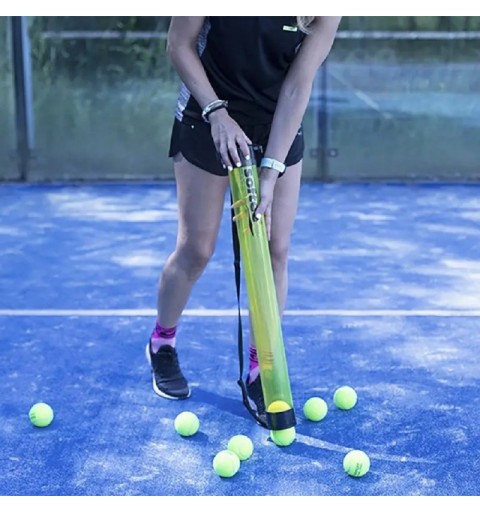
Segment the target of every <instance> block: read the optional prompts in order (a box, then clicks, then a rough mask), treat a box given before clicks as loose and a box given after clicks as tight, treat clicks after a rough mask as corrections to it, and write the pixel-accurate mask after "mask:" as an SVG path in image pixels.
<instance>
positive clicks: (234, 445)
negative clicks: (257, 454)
mask: <svg viewBox="0 0 480 512" xmlns="http://www.w3.org/2000/svg"><path fill="white" fill-rule="evenodd" d="M227 448H228V449H229V450H230V451H231V452H233V453H235V454H237V455H238V458H239V459H240V460H247V459H249V458H250V457H251V456H252V453H253V443H252V441H251V440H250V438H249V437H247V436H243V435H238V436H233V437H232V438H231V439H230V441H228V445H227Z"/></svg>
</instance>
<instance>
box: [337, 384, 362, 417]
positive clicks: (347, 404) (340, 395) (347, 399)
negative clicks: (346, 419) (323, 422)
mask: <svg viewBox="0 0 480 512" xmlns="http://www.w3.org/2000/svg"><path fill="white" fill-rule="evenodd" d="M333 402H334V404H335V405H336V406H337V407H338V408H339V409H343V410H345V411H347V410H348V409H352V408H353V407H355V404H356V403H357V392H356V391H355V390H354V389H353V388H351V387H350V386H342V387H340V388H338V389H337V390H336V391H335V393H334V394H333Z"/></svg>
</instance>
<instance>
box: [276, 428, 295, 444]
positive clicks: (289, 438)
mask: <svg viewBox="0 0 480 512" xmlns="http://www.w3.org/2000/svg"><path fill="white" fill-rule="evenodd" d="M295 436H296V432H295V427H290V428H286V429H284V430H271V431H270V437H271V438H272V441H273V442H274V443H275V444H276V445H277V446H290V445H291V444H292V443H293V441H295Z"/></svg>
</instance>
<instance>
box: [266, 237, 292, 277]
mask: <svg viewBox="0 0 480 512" xmlns="http://www.w3.org/2000/svg"><path fill="white" fill-rule="evenodd" d="M289 250H290V244H287V243H279V242H274V241H273V242H271V243H270V257H271V260H272V268H273V271H274V273H277V272H284V271H285V269H286V268H287V264H288V253H289Z"/></svg>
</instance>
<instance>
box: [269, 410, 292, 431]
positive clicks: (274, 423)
mask: <svg viewBox="0 0 480 512" xmlns="http://www.w3.org/2000/svg"><path fill="white" fill-rule="evenodd" d="M266 414H267V424H268V428H269V429H270V430H285V429H287V428H291V427H294V426H295V425H296V424H297V420H296V418H295V411H294V410H293V409H288V411H283V412H267V413H266Z"/></svg>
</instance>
